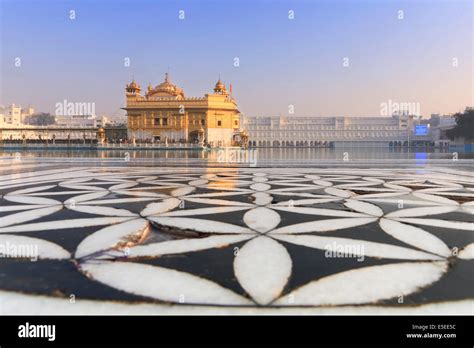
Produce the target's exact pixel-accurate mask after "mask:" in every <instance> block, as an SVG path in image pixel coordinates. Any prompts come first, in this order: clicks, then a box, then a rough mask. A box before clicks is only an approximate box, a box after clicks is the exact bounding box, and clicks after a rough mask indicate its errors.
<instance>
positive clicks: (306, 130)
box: [242, 115, 439, 147]
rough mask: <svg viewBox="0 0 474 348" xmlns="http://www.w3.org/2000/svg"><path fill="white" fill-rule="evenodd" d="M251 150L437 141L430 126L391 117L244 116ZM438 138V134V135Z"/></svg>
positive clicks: (399, 116) (414, 143)
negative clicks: (259, 148)
mask: <svg viewBox="0 0 474 348" xmlns="http://www.w3.org/2000/svg"><path fill="white" fill-rule="evenodd" d="M242 127H243V128H244V129H245V131H246V132H247V133H248V137H249V146H252V147H259V146H263V147H318V146H335V147H338V146H345V147H350V146H381V145H382V146H407V145H408V144H410V145H421V144H431V143H433V142H434V141H435V140H437V139H436V138H435V136H434V134H433V129H432V127H431V124H429V122H428V123H426V122H423V121H422V120H421V118H417V117H415V116H410V115H394V116H392V117H344V116H337V117H294V116H273V117H247V116H245V117H243V120H242ZM438 136H439V134H438Z"/></svg>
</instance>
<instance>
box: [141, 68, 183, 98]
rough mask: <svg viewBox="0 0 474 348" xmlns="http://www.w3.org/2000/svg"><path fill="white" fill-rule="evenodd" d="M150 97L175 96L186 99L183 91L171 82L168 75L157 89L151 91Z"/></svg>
mask: <svg viewBox="0 0 474 348" xmlns="http://www.w3.org/2000/svg"><path fill="white" fill-rule="evenodd" d="M149 95H150V96H158V97H166V96H175V97H182V98H184V92H183V90H182V89H181V88H179V87H177V86H176V85H174V84H172V83H171V82H170V80H169V76H168V73H166V74H165V81H163V82H162V83H160V84H159V85H158V86H156V87H155V88H153V89H149Z"/></svg>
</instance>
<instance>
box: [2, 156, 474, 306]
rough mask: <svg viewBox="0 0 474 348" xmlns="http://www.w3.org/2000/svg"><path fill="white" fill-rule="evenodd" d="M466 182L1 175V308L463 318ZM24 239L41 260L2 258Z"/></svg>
mask: <svg viewBox="0 0 474 348" xmlns="http://www.w3.org/2000/svg"><path fill="white" fill-rule="evenodd" d="M473 179H474V176H473V175H472V173H470V172H469V171H462V170H453V169H442V168H432V169H383V168H382V169H354V168H350V169H349V168H347V169H341V168H338V169H307V168H304V169H298V168H291V169H287V168H278V169H277V168H258V169H235V168H234V169H229V168H227V169H224V168H185V169H179V168H147V167H109V168H100V167H85V166H76V167H67V168H61V167H58V166H57V165H56V166H55V167H54V168H53V169H48V168H47V167H44V166H43V167H41V168H37V170H34V168H31V167H28V168H23V170H22V169H21V166H19V169H18V170H17V171H14V172H8V173H7V174H4V175H2V172H1V171H0V245H3V246H8V247H5V248H4V253H6V255H3V256H4V257H3V258H1V259H0V304H1V306H0V311H2V312H3V313H30V312H31V313H111V312H119V313H120V312H122V313H123V312H127V313H128V312H130V313H135V312H138V313H183V312H187V313H223V312H225V313H267V312H269V313H279V312H281V313H287V312H290V313H299V312H302V313H321V312H329V313H369V312H370V313H372V312H373V313H397V312H399V311H402V312H403V311H404V312H407V313H422V312H433V313H441V312H443V313H445V312H456V313H462V312H465V313H470V312H472V306H473V303H474V301H473V299H474V285H473V284H474V274H473V273H474V271H473V270H474V267H473V266H474V261H473V258H474V218H473V213H474V180H473ZM23 245H36V246H37V250H38V260H37V261H35V262H32V261H31V260H29V259H26V258H21V257H20V258H19V257H16V256H18V255H13V254H11V255H9V254H8V253H9V250H10V251H11V250H13V251H15V250H19V249H18V248H19V247H21V246H23ZM15 246H16V247H17V248H15ZM11 253H13V252H11ZM71 298H73V299H74V301H71Z"/></svg>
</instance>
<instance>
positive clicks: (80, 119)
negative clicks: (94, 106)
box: [55, 115, 107, 128]
mask: <svg viewBox="0 0 474 348" xmlns="http://www.w3.org/2000/svg"><path fill="white" fill-rule="evenodd" d="M55 119H56V126H57V127H72V128H75V127H76V128H77V127H82V128H87V127H91V128H98V127H103V126H104V125H105V123H106V121H107V118H106V117H105V116H100V117H98V116H95V115H72V116H55Z"/></svg>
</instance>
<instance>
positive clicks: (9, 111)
mask: <svg viewBox="0 0 474 348" xmlns="http://www.w3.org/2000/svg"><path fill="white" fill-rule="evenodd" d="M34 112H35V110H34V109H33V108H32V107H28V108H26V109H23V108H22V107H21V106H18V105H15V104H11V105H9V106H8V107H5V106H0V125H2V126H21V125H23V124H25V118H26V117H27V116H30V115H33V114H34Z"/></svg>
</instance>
